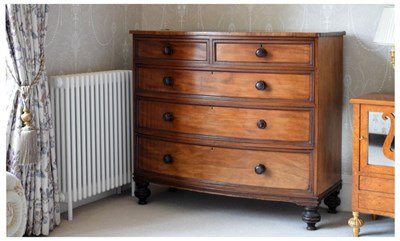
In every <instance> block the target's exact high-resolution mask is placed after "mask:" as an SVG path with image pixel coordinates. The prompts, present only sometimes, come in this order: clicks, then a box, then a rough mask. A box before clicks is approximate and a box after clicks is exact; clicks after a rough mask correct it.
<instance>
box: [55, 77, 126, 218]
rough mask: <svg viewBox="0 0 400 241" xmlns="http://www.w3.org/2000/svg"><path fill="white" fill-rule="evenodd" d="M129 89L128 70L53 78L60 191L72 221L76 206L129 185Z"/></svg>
mask: <svg viewBox="0 0 400 241" xmlns="http://www.w3.org/2000/svg"><path fill="white" fill-rule="evenodd" d="M131 86H132V76H131V71H129V70H115V71H105V72H93V73H86V74H74V75H60V76H53V77H50V78H49V87H50V96H51V105H52V111H53V121H54V129H55V137H56V148H55V149H56V160H57V167H58V180H59V190H60V193H61V199H62V198H63V197H64V201H67V202H68V220H72V208H73V205H72V204H73V202H77V201H79V200H83V199H86V198H88V197H91V196H94V195H96V194H100V193H103V192H105V191H108V190H110V189H114V188H118V187H120V186H122V185H124V184H127V183H130V182H131V176H132V170H131V160H132V159H131V152H130V150H131V123H132V121H131V119H132V118H131V108H132V106H131V103H132V101H131V100H132V96H131V92H132V88H131ZM65 197H67V200H65ZM62 201H63V200H62Z"/></svg>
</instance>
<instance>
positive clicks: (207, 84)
mask: <svg viewBox="0 0 400 241" xmlns="http://www.w3.org/2000/svg"><path fill="white" fill-rule="evenodd" d="M138 75H139V83H138V86H139V89H140V90H147V91H158V92H166V93H181V94H196V95H210V96H222V97H224V96H225V97H240V98H260V99H282V100H293V101H307V102H309V101H311V100H312V97H311V96H312V83H313V81H312V80H313V75H312V74H311V73H294V74H286V73H285V74H284V73H237V72H216V71H195V70H172V69H157V68H139V69H138Z"/></svg>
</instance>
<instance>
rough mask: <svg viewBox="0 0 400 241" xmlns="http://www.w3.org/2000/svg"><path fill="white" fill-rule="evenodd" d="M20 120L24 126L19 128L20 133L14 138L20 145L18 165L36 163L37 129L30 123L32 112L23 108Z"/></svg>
mask: <svg viewBox="0 0 400 241" xmlns="http://www.w3.org/2000/svg"><path fill="white" fill-rule="evenodd" d="M21 120H22V121H23V122H24V126H23V127H22V128H21V135H19V136H18V137H17V140H16V141H17V142H18V146H19V147H20V149H19V150H20V154H19V157H18V163H19V164H20V165H25V164H31V163H37V162H38V160H39V158H38V151H37V150H38V147H37V131H36V128H35V127H33V126H32V124H31V121H32V114H31V113H30V112H29V110H28V109H27V108H26V107H24V109H23V114H22V115H21Z"/></svg>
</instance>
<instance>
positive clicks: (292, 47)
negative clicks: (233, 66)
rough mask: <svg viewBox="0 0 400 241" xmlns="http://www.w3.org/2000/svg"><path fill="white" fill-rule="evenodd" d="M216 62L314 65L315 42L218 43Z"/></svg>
mask: <svg viewBox="0 0 400 241" xmlns="http://www.w3.org/2000/svg"><path fill="white" fill-rule="evenodd" d="M214 61H215V62H216V63H224V62H228V63H233V62H237V63H246V62H248V63H253V64H254V63H260V64H263V63H271V64H272V63H275V64H300V65H313V42H312V41H309V42H294V41H292V42H274V41H266V42H257V43H254V42H253V43H246V42H232V43H230V42H217V43H215V59H214Z"/></svg>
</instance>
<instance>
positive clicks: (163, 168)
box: [138, 137, 310, 190]
mask: <svg viewBox="0 0 400 241" xmlns="http://www.w3.org/2000/svg"><path fill="white" fill-rule="evenodd" d="M138 153H139V155H138V158H139V159H138V167H139V169H142V170H147V171H151V172H154V173H159V174H164V175H171V176H174V177H182V178H191V179H192V178H194V179H198V180H202V181H207V182H210V181H211V182H219V183H228V184H229V183H230V184H239V185H248V186H258V187H269V188H287V189H300V190H307V189H308V187H309V168H310V163H309V162H310V153H296V152H272V151H268V152H267V151H249V150H237V149H229V148H218V147H212V146H199V145H192V144H181V143H174V142H170V141H168V142H167V141H160V140H153V139H148V138H142V137H139V138H138ZM256 171H257V172H256Z"/></svg>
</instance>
